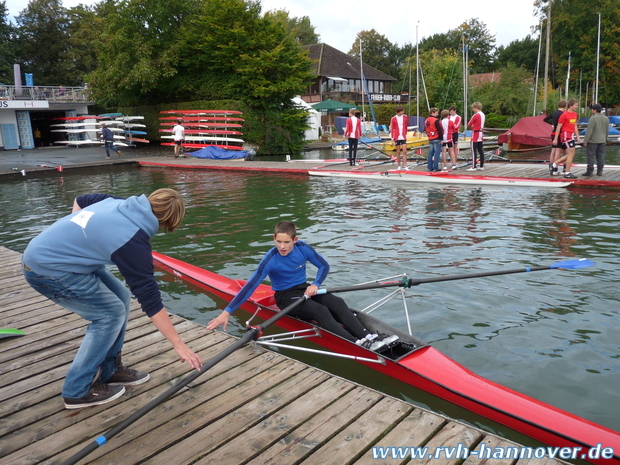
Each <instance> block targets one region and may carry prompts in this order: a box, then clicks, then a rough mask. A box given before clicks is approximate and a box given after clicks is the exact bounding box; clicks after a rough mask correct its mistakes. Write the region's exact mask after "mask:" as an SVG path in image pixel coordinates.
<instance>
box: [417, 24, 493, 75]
mask: <svg viewBox="0 0 620 465" xmlns="http://www.w3.org/2000/svg"><path fill="white" fill-rule="evenodd" d="M463 44H465V46H466V47H467V49H468V56H469V63H470V72H471V73H474V74H475V73H488V72H491V71H493V68H494V61H495V53H496V50H495V36H494V35H492V34H491V33H490V32H489V30H488V29H487V26H486V24H485V23H484V22H482V21H480V20H479V19H478V18H471V19H468V20H467V21H466V22H464V23H462V24H461V25H460V26H459V27H457V28H456V29H450V30H449V31H448V32H446V33H440V34H434V35H432V36H430V37H428V38H424V39H422V40H421V41H420V43H419V48H420V50H424V51H430V50H452V51H454V52H458V53H462V52H463Z"/></svg>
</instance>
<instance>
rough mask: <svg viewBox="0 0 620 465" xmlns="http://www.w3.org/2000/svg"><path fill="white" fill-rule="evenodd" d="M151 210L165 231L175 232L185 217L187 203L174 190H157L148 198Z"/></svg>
mask: <svg viewBox="0 0 620 465" xmlns="http://www.w3.org/2000/svg"><path fill="white" fill-rule="evenodd" d="M148 199H149V203H150V204H151V209H152V210H153V214H154V215H155V218H157V221H159V224H160V226H163V228H164V231H166V232H168V231H170V232H174V230H175V229H176V228H178V227H179V225H180V224H181V220H182V219H183V216H185V201H184V200H183V197H181V194H179V193H178V192H177V191H175V190H174V189H165V188H164V189H157V190H156V191H155V192H153V193H152V194H151V195H149V197H148Z"/></svg>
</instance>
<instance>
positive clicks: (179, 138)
mask: <svg viewBox="0 0 620 465" xmlns="http://www.w3.org/2000/svg"><path fill="white" fill-rule="evenodd" d="M172 134H173V137H172V138H173V139H174V158H179V156H180V155H181V146H182V145H183V142H185V128H184V127H183V120H182V119H179V120H177V124H176V125H175V126H174V127H173V128H172Z"/></svg>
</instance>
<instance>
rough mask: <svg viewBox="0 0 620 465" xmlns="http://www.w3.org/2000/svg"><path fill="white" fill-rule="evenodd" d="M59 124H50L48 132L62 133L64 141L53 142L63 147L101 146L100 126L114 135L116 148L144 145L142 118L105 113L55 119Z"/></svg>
mask: <svg viewBox="0 0 620 465" xmlns="http://www.w3.org/2000/svg"><path fill="white" fill-rule="evenodd" d="M55 119H56V120H60V121H62V122H61V123H56V124H52V125H51V126H50V127H51V128H52V129H51V130H50V132H55V133H63V134H65V135H66V140H58V141H55V142H54V143H55V144H64V145H73V146H81V145H98V144H99V145H101V144H103V139H102V138H101V131H102V124H105V125H106V126H107V128H108V129H110V131H112V133H113V134H114V145H115V146H117V147H130V146H135V145H136V143H146V144H148V143H149V141H148V140H147V139H146V138H145V136H146V134H147V133H146V131H145V130H144V129H145V128H146V125H145V124H143V123H142V120H144V116H127V115H123V114H122V113H105V114H102V115H84V116H67V117H63V118H55Z"/></svg>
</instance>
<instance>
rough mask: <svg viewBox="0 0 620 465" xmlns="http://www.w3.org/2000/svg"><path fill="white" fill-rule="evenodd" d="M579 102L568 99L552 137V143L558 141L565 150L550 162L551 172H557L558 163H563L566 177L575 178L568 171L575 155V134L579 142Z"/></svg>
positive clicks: (555, 143)
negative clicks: (560, 155) (564, 153)
mask: <svg viewBox="0 0 620 465" xmlns="http://www.w3.org/2000/svg"><path fill="white" fill-rule="evenodd" d="M578 106H579V102H578V101H577V99H574V98H572V99H570V100H569V101H568V109H567V110H566V111H565V112H564V113H562V116H560V119H558V128H557V130H556V131H555V137H554V138H553V144H554V145H557V143H558V141H559V142H560V143H561V144H562V147H563V148H564V150H565V151H566V155H564V156H563V157H562V158H558V159H557V160H556V161H555V162H554V163H552V165H551V166H552V168H553V172H554V173H557V172H558V165H559V164H560V163H564V164H565V166H566V171H565V172H564V177H565V178H566V179H577V176H575V175H574V174H573V173H571V172H570V168H571V165H572V164H573V158H574V157H575V134H576V135H577V143H578V144H579V143H580V142H581V138H580V137H579V130H578V128H577V121H578V120H579V115H578V114H577V113H576V110H577V107H578Z"/></svg>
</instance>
